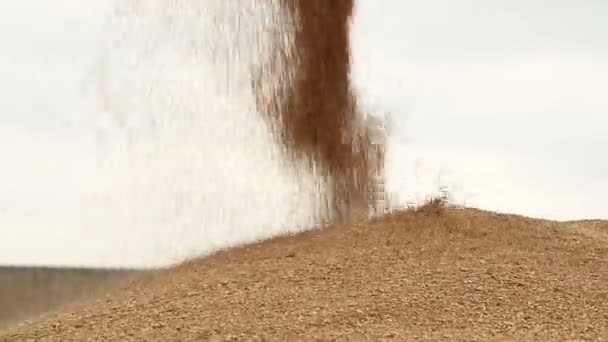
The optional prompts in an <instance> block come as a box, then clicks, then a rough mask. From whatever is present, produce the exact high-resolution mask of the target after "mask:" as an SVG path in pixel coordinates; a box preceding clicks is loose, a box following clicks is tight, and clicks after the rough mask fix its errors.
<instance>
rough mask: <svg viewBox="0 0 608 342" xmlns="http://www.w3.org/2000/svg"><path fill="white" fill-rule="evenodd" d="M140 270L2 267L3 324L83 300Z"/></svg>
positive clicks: (0, 300)
mask: <svg viewBox="0 0 608 342" xmlns="http://www.w3.org/2000/svg"><path fill="white" fill-rule="evenodd" d="M140 273H141V272H136V271H133V270H113V269H90V268H82V269H79V268H59V267H57V268H52V267H0V328H2V327H6V326H8V325H9V324H12V323H17V322H19V321H21V320H24V319H30V318H32V317H36V316H38V315H41V314H43V313H45V312H47V311H49V310H54V309H57V308H59V307H61V306H63V305H66V304H69V303H71V302H74V301H78V300H82V299H84V298H86V297H87V296H89V295H91V294H92V293H95V292H97V291H99V290H101V289H104V288H108V287H112V286H115V285H119V284H121V283H122V282H124V281H127V280H128V279H130V278H131V277H132V276H134V275H136V274H140Z"/></svg>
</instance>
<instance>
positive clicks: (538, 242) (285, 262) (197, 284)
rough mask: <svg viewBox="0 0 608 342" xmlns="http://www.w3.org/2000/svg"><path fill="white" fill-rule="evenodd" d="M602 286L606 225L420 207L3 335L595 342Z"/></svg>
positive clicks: (203, 265) (238, 251) (606, 328)
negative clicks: (584, 341) (419, 209)
mask: <svg viewBox="0 0 608 342" xmlns="http://www.w3.org/2000/svg"><path fill="white" fill-rule="evenodd" d="M606 284H608V223H606V222H601V221H580V222H562V223H557V222H551V221H543V220H535V219H529V218H524V217H519V216H511V215H499V214H495V213H488V212H483V211H478V210H473V209H466V210H448V209H444V210H443V211H440V212H439V213H435V212H433V211H431V210H423V211H420V212H406V213H397V214H392V215H389V216H386V217H383V218H380V219H376V220H374V221H372V222H367V223H358V224H352V225H339V226H331V227H328V228H326V229H323V230H316V231H311V232H307V233H303V234H300V235H296V236H290V237H281V238H276V239H273V240H268V241H265V242H261V243H258V244H253V245H249V246H244V247H241V248H235V249H231V250H227V251H223V252H219V253H217V254H215V255H212V256H209V257H206V258H202V259H199V260H193V261H190V262H187V263H185V264H182V265H180V266H177V267H175V268H173V269H169V270H166V271H162V272H159V273H155V274H153V275H148V276H146V277H145V278H141V279H138V280H136V281H135V282H133V283H131V284H130V285H129V286H126V287H124V288H122V289H117V290H116V291H114V292H112V294H111V295H108V296H107V297H104V298H99V299H97V300H95V301H92V302H89V303H82V304H81V305H79V306H73V307H71V308H69V309H67V310H65V311H63V312H59V313H54V314H51V315H48V316H46V317H44V318H42V319H41V320H39V321H36V322H29V323H26V324H23V325H20V326H16V327H13V328H12V330H9V331H5V332H4V333H3V334H0V341H25V340H42V341H204V340H209V339H211V340H247V339H248V338H258V340H261V338H265V339H266V340H268V339H270V340H290V341H291V340H297V339H305V338H307V339H315V340H335V339H345V340H374V341H379V340H395V341H397V340H398V341H410V340H411V341H414V340H445V341H459V340H466V341H471V340H476V341H532V340H534V341H567V340H572V341H574V340H597V341H600V340H608V285H606Z"/></svg>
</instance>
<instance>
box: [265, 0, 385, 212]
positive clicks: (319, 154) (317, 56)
mask: <svg viewBox="0 0 608 342" xmlns="http://www.w3.org/2000/svg"><path fill="white" fill-rule="evenodd" d="M280 4H281V6H282V7H283V9H284V10H285V13H287V14H286V15H287V16H289V17H290V18H291V20H290V21H288V22H292V23H294V24H293V26H294V27H292V28H287V27H286V28H283V31H282V32H280V33H279V38H278V39H282V40H290V39H291V44H284V45H279V46H280V48H278V49H275V51H274V57H273V59H274V60H275V61H277V62H278V61H281V60H282V61H283V62H284V63H286V64H287V65H288V67H287V68H285V69H284V70H283V71H282V72H283V73H284V74H283V75H277V76H276V78H274V79H272V80H271V82H286V83H288V84H287V85H286V86H285V88H286V89H284V93H275V94H274V95H273V96H272V97H271V98H270V100H269V102H264V95H262V94H261V91H260V87H261V86H260V85H259V84H257V85H255V86H254V91H256V93H257V94H258V97H259V98H260V101H259V103H260V106H261V107H262V108H261V110H262V112H264V113H266V114H268V115H270V119H271V123H272V124H273V126H274V127H275V128H276V129H277V130H278V132H277V136H278V137H279V140H280V142H281V143H282V144H284V145H285V146H286V147H287V148H288V150H289V151H290V152H291V153H293V154H294V155H295V159H298V160H307V161H309V162H310V167H313V165H314V166H316V167H319V168H320V169H321V170H322V171H321V172H324V173H326V174H328V175H329V176H330V182H331V184H330V185H329V191H330V192H331V194H330V196H331V199H329V203H328V206H329V211H330V216H331V217H333V218H334V219H337V220H338V221H343V222H344V221H350V220H352V219H353V215H354V213H355V212H358V211H361V209H367V206H368V184H369V181H370V178H369V176H370V174H371V173H372V172H373V173H378V172H381V169H382V168H381V167H380V165H381V164H383V153H372V151H374V150H381V151H383V146H373V145H372V143H371V141H370V132H369V128H368V127H367V125H366V124H365V120H364V118H363V117H362V115H361V113H360V112H359V111H358V109H357V104H356V99H355V96H354V95H353V92H352V90H351V86H350V82H349V72H350V58H351V56H350V44H349V27H350V18H351V16H352V14H353V7H354V2H353V0H333V1H326V0H283V1H281V2H280ZM287 74H289V75H287ZM256 86H257V87H256ZM370 204H373V203H370Z"/></svg>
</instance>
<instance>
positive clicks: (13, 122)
mask: <svg viewBox="0 0 608 342" xmlns="http://www.w3.org/2000/svg"><path fill="white" fill-rule="evenodd" d="M224 1H225V0H207V1H203V2H197V4H194V3H192V2H191V1H188V0H182V1H180V2H179V3H180V4H181V5H182V6H186V7H184V8H190V7H192V8H197V9H201V10H202V12H201V13H203V14H200V13H199V12H196V13H198V15H201V16H200V17H197V16H195V15H194V16H190V17H188V18H189V19H188V20H185V21H184V22H178V23H176V22H172V24H171V25H174V26H172V27H174V29H175V27H177V28H176V30H177V31H175V32H178V33H175V32H173V33H167V32H165V31H166V29H165V27H168V26H163V25H169V24H167V23H168V22H169V21H167V20H170V19H171V16H170V15H168V16H165V17H162V16H159V17H158V18H160V19H159V20H157V21H155V20H154V19H151V18H152V17H146V18H144V19H145V20H139V21H135V20H132V22H129V21H128V19H127V21H126V23H125V22H120V25H123V24H124V26H121V28H120V29H116V27H115V26H112V30H115V31H116V32H114V33H108V30H109V29H108V27H111V25H109V24H108V22H107V19H108V18H109V16H110V14H111V13H112V11H113V9H114V7H113V6H115V4H117V3H119V2H111V1H101V0H95V1H93V0H91V1H88V2H87V3H86V6H85V5H84V4H83V2H82V1H77V0H61V1H54V2H40V1H34V0H23V1H11V2H3V3H2V4H1V5H0V41H2V44H1V45H0V75H2V77H1V78H0V91H1V92H2V93H3V94H4V96H2V97H0V155H1V156H2V162H1V163H2V164H1V166H2V168H1V170H2V171H1V173H0V229H2V233H3V236H4V237H3V238H2V239H0V264H2V263H13V264H41V263H42V264H84V265H132V266H142V265H158V264H163V263H166V262H169V261H172V260H177V259H179V258H183V257H186V256H190V255H193V254H196V253H202V252H207V251H210V250H213V249H214V248H217V247H222V246H227V245H231V244H234V243H237V242H243V241H250V240H251V239H253V238H258V237H264V236H269V235H272V234H275V233H277V232H281V231H285V228H284V226H285V224H289V223H290V222H291V223H293V224H294V225H298V226H303V225H305V224H306V222H307V221H306V219H305V218H304V217H303V216H302V215H304V214H302V213H300V214H298V213H296V211H297V210H296V209H294V208H299V207H301V206H302V205H301V203H300V202H298V200H297V194H296V195H294V194H295V192H294V191H296V190H286V189H287V188H289V189H291V188H290V187H289V184H291V183H290V181H289V180H287V178H285V179H284V177H283V176H280V175H279V174H278V172H279V171H277V170H276V168H274V167H273V166H272V162H271V161H272V160H271V159H269V157H267V158H266V159H264V158H258V159H255V158H256V157H254V156H256V155H261V154H263V153H264V152H261V151H265V150H264V149H265V148H266V147H265V146H267V145H264V144H266V143H264V142H263V140H264V139H262V138H260V139H250V140H247V139H248V138H247V137H250V136H251V134H253V133H252V132H262V131H263V128H260V127H261V126H260V125H258V124H256V123H251V124H250V125H249V126H247V127H246V128H243V124H242V123H243V122H246V120H247V118H250V117H251V116H246V115H245V114H242V113H245V112H246V111H247V109H246V108H245V109H243V107H242V106H241V107H239V106H240V104H239V103H235V102H234V101H232V99H225V98H222V96H221V94H219V95H218V94H215V93H214V94H211V93H209V98H205V99H199V100H197V101H195V100H193V99H194V98H197V97H198V96H195V94H200V89H201V88H200V87H203V88H204V87H207V88H204V89H207V90H206V91H209V89H210V88H209V87H213V86H212V85H210V84H211V83H213V82H214V81H212V80H213V79H214V78H215V79H221V78H222V75H221V74H219V73H220V72H221V71H218V70H219V69H220V68H218V67H217V65H215V64H214V65H211V64H210V63H208V64H206V65H201V64H200V63H199V64H197V63H196V61H197V59H196V58H194V57H192V56H198V55H192V54H193V53H194V52H193V51H190V50H188V47H187V46H189V45H187V44H191V43H192V41H196V40H200V41H203V43H204V42H206V41H205V40H204V39H209V37H208V36H205V32H207V33H208V31H209V30H208V29H209V27H210V26H211V25H213V23H212V22H211V21H210V20H208V19H209V18H210V17H209V16H207V17H205V14H204V13H205V11H206V10H208V12H214V11H215V12H214V13H219V12H218V11H223V10H227V11H228V12H229V11H230V6H231V5H225V4H229V3H230V2H224ZM128 3H130V2H124V4H128ZM235 3H236V2H235ZM147 4H151V5H150V6H151V7H150V8H151V9H149V10H150V11H154V10H158V11H159V12H157V13H159V14H161V13H163V11H164V10H165V9H164V7H167V6H169V5H167V4H166V3H165V2H163V1H161V0H158V1H153V0H150V1H149V2H148V3H147ZM126 6H128V5H126ZM155 6H156V7H155ZM188 6H189V7H188ZM199 7H200V8H199ZM226 13H227V12H226ZM201 18H203V19H201ZM204 18H206V19H204ZM605 18H608V2H606V1H603V0H597V1H590V0H589V1H576V2H575V1H565V0H561V1H558V0H552V1H548V0H527V1H523V0H511V1H499V0H477V1H473V0H458V1H455V0H431V1H424V2H420V1H403V0H382V1H374V0H359V1H358V4H357V15H356V17H355V22H354V23H355V24H354V29H353V35H352V40H353V53H354V59H355V65H354V70H353V79H354V82H355V84H356V86H357V88H358V89H359V90H360V92H361V95H362V98H363V101H364V103H365V104H366V106H367V107H368V108H370V110H372V111H376V112H388V113H390V114H391V115H392V119H393V120H394V122H395V123H396V126H397V129H396V130H395V132H394V135H393V136H392V137H391V139H390V142H391V144H390V146H389V149H390V155H389V167H388V173H389V175H388V176H389V186H390V190H391V191H394V192H396V193H398V194H399V196H400V197H401V201H402V202H403V201H405V200H410V199H412V198H413V199H415V198H420V197H424V196H425V195H426V194H428V193H429V192H432V191H434V190H435V189H436V187H437V185H438V184H441V185H446V186H448V187H450V188H451V190H452V192H453V193H454V196H455V199H456V200H457V201H464V200H466V201H467V204H469V205H474V206H479V207H481V208H485V209H491V210H498V211H504V212H513V213H519V214H524V215H531V216H538V217H546V218H551V219H559V220H570V219H581V218H608V201H606V200H605V199H604V193H608V176H606V175H608V153H605V152H604V150H605V149H606V147H607V146H608V137H607V135H606V134H603V133H604V131H605V130H606V127H608V96H607V95H606V94H605V93H606V89H608V40H606V39H605V36H606V34H608V22H607V21H606V20H605ZM180 20H181V19H180ZM120 25H119V26H120ZM129 25H130V26H129ZM206 25H207V26H206ZM246 25H247V24H245V26H246ZM121 30H122V31H121ZM163 30H165V31H163ZM125 33H126V35H125ZM123 35H124V36H125V37H126V38H123V39H124V40H123V41H122V42H123V45H117V46H113V49H112V50H107V49H106V50H105V51H104V50H103V45H102V43H103V42H104V41H106V40H107V39H109V38H110V39H111V38H117V37H123ZM203 36H204V37H206V38H201V37H203ZM108 37H109V38H108ZM163 39H164V40H163ZM247 39H248V38H246V37H245V38H243V40H245V41H246V40H247ZM203 43H201V44H203ZM163 44H166V47H163V46H165V45H163ZM236 44H237V45H238V44H239V43H238V42H237V43H236ZM203 45H204V44H203ZM155 49H156V50H155ZM108 51H109V52H108ZM149 51H154V54H153V55H152V57H149V58H148V60H147V61H146V62H145V63H143V66H140V67H139V69H134V71H124V72H123V71H120V70H130V69H120V68H121V67H125V66H128V65H130V64H129V63H131V61H135V60H136V59H137V54H138V53H149ZM104 53H105V54H106V55H107V56H109V58H110V59H111V61H112V62H111V63H114V64H112V65H113V66H114V67H115V68H118V69H115V70H118V71H110V72H109V74H108V75H110V78H111V79H110V80H109V82H110V85H109V87H110V88H111V89H113V90H111V91H117V94H118V95H115V96H114V97H113V98H112V99H113V100H112V101H114V102H112V106H118V107H117V108H122V109H124V108H131V109H129V110H131V111H134V112H137V115H135V114H134V115H132V118H131V120H135V121H134V122H135V123H131V124H132V125H135V126H137V125H138V124H140V125H141V124H142V122H144V121H146V118H147V117H150V116H151V117H154V118H155V119H157V123H160V124H161V125H163V124H164V125H166V127H171V128H170V129H169V128H168V129H167V130H166V132H165V131H163V132H165V133H166V134H167V135H166V136H163V138H162V139H164V140H158V141H156V143H159V144H161V145H162V146H161V147H162V148H160V150H159V148H158V146H157V145H154V144H152V143H150V144H148V143H146V141H147V140H142V141H139V144H140V145H138V146H139V147H137V148H138V149H134V150H133V151H136V152H137V153H136V154H134V155H129V154H128V153H127V152H124V151H122V152H120V153H118V154H117V155H116V157H115V158H114V159H112V162H111V163H110V162H107V163H106V164H100V158H99V155H100V153H102V152H100V150H99V149H98V147H97V145H95V142H96V140H95V139H96V138H99V136H98V135H96V133H97V131H96V130H95V128H96V127H98V126H99V125H103V124H104V122H103V120H105V119H108V115H105V116H104V115H100V111H101V109H100V104H99V102H98V100H95V99H94V97H93V95H94V94H95V92H94V91H91V87H92V86H94V85H95V82H96V81H95V80H96V77H97V75H98V74H96V73H98V72H100V71H99V70H98V69H96V68H95V65H96V64H95V63H98V62H99V60H100V58H102V57H103V56H104ZM197 53H200V52H197ZM112 58H113V60H112ZM197 58H198V57H197ZM201 58H203V59H204V58H205V57H204V56H203V57H201ZM121 63H122V64H121ZM125 63H126V64H125ZM133 63H135V62H133ZM217 63H220V64H218V65H224V64H221V63H222V62H221V61H220V62H217ZM225 63H227V62H225ZM123 64H124V65H123ZM121 65H122V66H121ZM175 75H178V76H175ZM192 75H199V76H192ZM167 77H173V78H172V79H171V80H172V81H178V82H180V83H179V85H180V86H181V88H180V87H177V88H176V87H169V86H168V85H163V84H162V82H160V83H159V80H161V81H162V80H165V81H166V80H167V79H168V78H167ZM193 77H195V79H193ZM196 77H198V78H196ZM215 82H216V83H214V84H216V86H217V81H215ZM129 85H133V87H130V86H129ZM112 87H114V88H112ZM121 87H123V88H121ZM129 87H130V88H129ZM197 87H199V88H197ZM148 88H153V89H152V90H150V89H148ZM121 89H127V90H124V91H122V90H121ZM128 91H130V92H128ZM150 91H152V92H150ZM154 94H155V95H154ZM188 94H190V95H188ZM247 101H248V100H246V99H244V100H242V102H243V103H245V102H247ZM176 102H178V103H177V104H176ZM237 102H238V101H237ZM106 105H107V104H106ZM121 106H122V107H121ZM226 108H228V109H226ZM239 108H240V109H239ZM201 110H202V111H203V112H204V114H201V115H200V116H197V118H198V119H192V118H190V117H189V116H188V115H190V114H191V113H196V115H198V112H197V111H201ZM167 113H171V114H170V115H168V114H167ZM230 113H232V114H230ZM207 114H208V115H207ZM230 115H232V116H230ZM239 115H241V116H239ZM243 115H245V116H243ZM226 118H232V119H231V120H228V119H226ZM138 119H140V121H137V120H138ZM193 120H194V121H193ZM250 121H251V120H250ZM138 122H139V123H138ZM193 123H200V124H201V125H202V126H201V127H199V128H200V129H201V131H196V129H195V128H193V126H196V125H193ZM105 124H107V122H106V123H105ZM180 125H181V126H180ZM179 127H182V128H179ZM197 127H198V126H197ZM205 127H213V129H212V128H205ZM205 129H206V130H205ZM167 132H169V133H167ZM188 132H190V133H192V134H191V135H189V134H190V133H188ZM201 132H204V133H205V134H203V135H202V136H205V137H206V138H205V139H206V140H204V139H203V138H201ZM172 134H173V135H172ZM260 134H263V133H260ZM229 136H232V137H233V138H232V139H228V138H226V137H229ZM104 137H105V139H106V140H105V141H106V142H107V141H108V140H111V142H112V143H115V142H114V140H120V139H122V138H124V137H123V136H121V135H120V134H118V133H108V132H107V131H106V135H105V136H104ZM104 137H102V138H104ZM239 137H240V138H239ZM243 137H245V138H243ZM197 139H199V140H197ZM239 139H240V140H239ZM244 140H247V143H243V141H244ZM163 144H164V145H163ZM197 144H203V145H204V146H206V147H205V148H204V149H203V150H196V148H193V146H196V145H197ZM106 145H107V144H106ZM142 146H143V147H142ZM150 146H155V147H150ZM106 147H107V146H106ZM163 148H164V150H163ZM175 149H177V150H179V151H180V152H179V153H177V154H176V153H175ZM159 151H161V152H159ZM235 151H236V152H235ZM239 151H240V152H239ZM256 151H257V152H256ZM106 152H107V151H106ZM103 153H105V152H103ZM103 153H102V154H103ZM163 153H166V154H163ZM148 155H155V156H156V159H154V160H148V159H146V158H147V157H146V156H148ZM197 156H198V159H196V157H197ZM209 156H214V157H213V158H211V157H209ZM121 158H122V159H121ZM128 158H135V159H136V160H138V161H130V162H128V161H127V160H128ZM138 158H139V159H138ZM180 158H184V159H180ZM262 159H263V160H262ZM192 160H197V161H196V162H192ZM210 160H221V161H220V162H217V161H216V162H214V163H209V161H210ZM243 170H247V171H248V172H247V173H245V172H243ZM201 174H202V175H203V176H200V175H201ZM277 177H278V178H277ZM281 177H283V178H281ZM279 178H280V179H279ZM438 178H439V179H440V181H439V183H437V180H438ZM277 179H279V180H277ZM254 180H255V181H254ZM254 184H255V185H254ZM192 188H195V189H198V190H197V191H192V190H191V189H192ZM185 189H188V190H190V192H188V195H187V196H186V195H184V193H183V192H184V191H186V190H185ZM227 193H228V194H241V195H239V196H237V198H238V200H237V199H235V198H234V196H230V195H227ZM184 196H186V197H187V200H185V199H184ZM188 196H189V197H188ZM193 196H194V197H196V196H199V197H196V198H197V199H193V198H194V197H193ZM184 201H185V202H184ZM184 203H187V204H184ZM168 207H171V208H168ZM202 208H204V209H202ZM302 210H306V209H302ZM298 215H299V216H298ZM201 226H202V227H204V228H202V229H201V228H200V227H201ZM7 237H8V238H7Z"/></svg>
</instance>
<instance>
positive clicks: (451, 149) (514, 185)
mask: <svg viewBox="0 0 608 342" xmlns="http://www.w3.org/2000/svg"><path fill="white" fill-rule="evenodd" d="M358 13H359V14H358V16H357V22H356V25H355V31H354V32H353V37H354V38H353V40H354V42H353V43H354V50H355V52H354V55H355V59H356V67H355V79H356V82H357V85H358V86H359V87H360V88H361V89H362V92H363V93H364V94H365V95H366V96H367V97H368V98H369V100H370V103H371V106H370V107H371V108H372V109H377V110H379V111H385V112H389V113H391V114H392V116H393V119H394V120H395V121H396V122H397V124H398V126H399V130H398V132H397V133H396V134H395V136H394V138H393V141H395V143H394V144H395V145H394V146H393V152H392V154H391V156H392V158H396V159H395V161H394V162H393V167H391V168H390V170H389V172H390V173H391V174H390V176H391V179H390V181H391V183H392V186H393V187H395V188H397V189H400V190H401V191H400V192H405V195H406V197H408V198H409V197H412V196H415V194H416V193H419V194H420V196H423V195H424V194H425V193H427V192H428V191H429V190H428V189H429V187H430V188H432V187H433V186H435V185H433V181H435V179H436V178H437V177H438V176H440V175H441V183H442V184H443V185H446V186H450V187H452V188H453V189H454V190H455V192H456V194H455V195H456V197H457V199H458V200H460V201H463V200H465V199H468V203H469V204H471V205H475V206H479V207H482V208H486V209H493V210H499V211H505V212H515V213H520V214H525V215H532V216H540V217H546V218H552V219H559V220H569V219H580V218H608V201H607V200H606V199H605V195H604V194H605V193H607V192H608V176H607V175H608V153H606V152H605V150H606V148H607V147H608V135H606V134H605V132H606V129H607V127H608V95H606V89H608V40H606V39H605V35H606V34H608V24H607V23H606V21H605V18H607V17H608V3H607V2H605V1H579V2H574V1H544V0H534V1H519V0H518V1H508V2H507V1H486V0H483V1H482V0H478V1H473V0H459V1H449V0H433V1H424V2H413V1H399V0H386V1H382V2H379V1H360V2H359V7H358ZM416 165H418V169H419V171H418V177H417V178H416V168H417V166H416Z"/></svg>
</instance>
